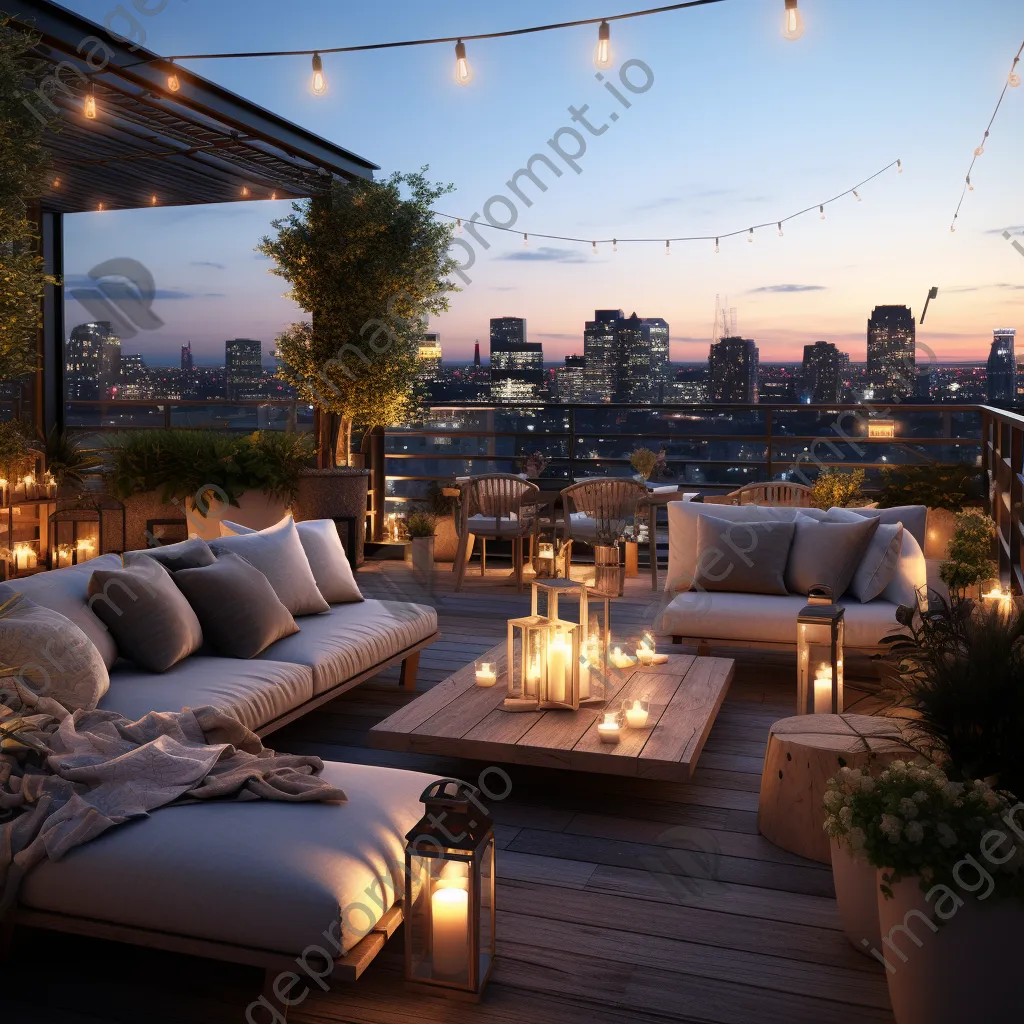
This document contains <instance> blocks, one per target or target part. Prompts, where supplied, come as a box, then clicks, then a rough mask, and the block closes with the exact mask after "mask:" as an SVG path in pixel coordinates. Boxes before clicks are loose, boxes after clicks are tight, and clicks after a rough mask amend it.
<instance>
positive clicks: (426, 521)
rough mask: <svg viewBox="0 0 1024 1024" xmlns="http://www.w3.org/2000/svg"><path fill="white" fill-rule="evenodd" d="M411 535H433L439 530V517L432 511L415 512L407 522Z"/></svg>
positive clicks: (408, 531)
mask: <svg viewBox="0 0 1024 1024" xmlns="http://www.w3.org/2000/svg"><path fill="white" fill-rule="evenodd" d="M405 529H406V532H407V533H408V534H409V536H410V537H433V536H434V533H435V531H436V530H437V518H436V516H434V515H432V514H431V513H430V512H413V513H412V514H411V515H410V516H409V518H408V519H407V520H406V523H405Z"/></svg>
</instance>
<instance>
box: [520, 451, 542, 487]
mask: <svg viewBox="0 0 1024 1024" xmlns="http://www.w3.org/2000/svg"><path fill="white" fill-rule="evenodd" d="M521 461H522V466H523V470H524V471H525V472H526V475H527V476H528V477H529V478H530V479H531V480H536V479H537V478H538V477H539V476H540V475H541V473H543V472H544V469H545V467H546V466H547V464H548V460H547V458H546V457H545V455H544V454H543V452H533V454H532V455H527V456H526V458H524V459H522V460H521Z"/></svg>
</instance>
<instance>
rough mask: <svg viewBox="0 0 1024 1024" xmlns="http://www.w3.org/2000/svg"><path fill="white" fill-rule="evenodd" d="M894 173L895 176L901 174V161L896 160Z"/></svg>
mask: <svg viewBox="0 0 1024 1024" xmlns="http://www.w3.org/2000/svg"><path fill="white" fill-rule="evenodd" d="M896 173H897V174H902V173H903V161H902V160H897V161H896Z"/></svg>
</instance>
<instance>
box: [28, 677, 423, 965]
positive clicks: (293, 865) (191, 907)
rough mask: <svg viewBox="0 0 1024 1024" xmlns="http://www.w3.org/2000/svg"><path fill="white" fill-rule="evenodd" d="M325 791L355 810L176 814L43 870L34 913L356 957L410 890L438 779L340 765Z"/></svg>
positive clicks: (145, 822) (254, 805) (244, 808)
mask: <svg viewBox="0 0 1024 1024" xmlns="http://www.w3.org/2000/svg"><path fill="white" fill-rule="evenodd" d="M247 667H250V668H251V667H252V665H251V663H249V664H248V666H247ZM173 671H174V670H173V669H172V672H173ZM168 675H170V673H168ZM160 678H161V679H166V678H167V676H163V677H160ZM323 778H325V779H326V780H327V781H329V782H331V783H332V784H334V785H336V786H339V787H341V788H342V789H344V790H345V792H346V793H347V794H348V802H347V803H344V804H317V803H303V804H290V803H271V802H267V801H252V802H245V803H234V802H218V803H207V804H189V805H186V806H181V807H168V808H163V809H161V810H157V811H154V812H153V813H152V814H151V815H150V817H148V818H143V819H140V820H138V821H133V822H129V823H128V824H125V825H121V826H118V827H116V828H113V829H111V830H110V831H108V832H107V833H105V834H104V835H101V836H99V837H98V838H97V839H95V840H93V841H92V842H89V843H86V844H84V845H83V846H80V847H78V848H77V849H74V850H72V851H71V852H70V853H69V854H68V855H67V856H66V857H64V858H63V859H62V860H60V861H49V860H46V861H43V862H42V863H41V864H39V865H38V866H37V867H36V868H34V869H33V870H32V871H31V872H29V874H28V876H27V877H26V879H25V882H24V884H23V886H22V889H21V902H22V904H23V905H24V906H25V907H28V908H31V909H34V910H43V911H53V912H56V913H60V914H72V915H76V916H81V917H86V918H90V919H92V920H95V921H104V922H111V923H114V924H120V925H128V926H134V927H138V928H146V929H158V930H160V931H161V932H165V933H169V934H174V935H184V936H188V937H190V938H200V939H208V940H211V941H215V942H227V943H232V944H236V945H240V946H247V947H257V948H260V949H265V950H269V951H272V952H276V953H284V954H287V955H289V956H298V955H300V954H302V953H303V952H304V951H305V950H306V949H307V947H311V946H319V947H323V948H328V949H329V947H330V944H329V942H326V941H325V939H324V933H325V932H326V931H330V932H332V933H333V935H334V937H335V938H336V939H337V938H338V936H339V931H340V937H341V941H340V943H339V945H340V947H341V951H342V952H347V951H348V950H350V949H351V948H352V946H354V945H355V944H356V943H357V942H358V941H359V939H360V938H361V937H362V936H363V935H364V934H365V933H366V931H367V930H368V929H369V928H370V927H372V926H373V924H375V923H376V922H377V921H378V920H379V919H380V917H381V916H382V915H383V913H384V912H385V910H387V909H388V908H390V906H391V905H392V904H393V903H394V900H395V886H396V885H397V886H398V887H399V889H401V885H402V882H401V879H402V877H403V871H404V863H403V858H404V849H405V833H406V832H407V831H408V830H409V829H411V828H412V827H413V826H414V825H415V824H416V822H417V820H418V819H419V817H420V815H421V814H422V811H423V806H422V804H420V802H419V797H420V794H421V793H422V792H423V790H424V789H425V788H426V787H427V786H428V785H429V784H430V782H431V781H432V779H433V777H432V776H428V775H422V774H420V773H418V772H409V771H401V770H398V769H394V768H380V767H376V766H371V765H359V764H338V763H336V762H331V761H328V762H326V764H325V765H324V772H323ZM330 952H331V953H332V954H333V955H335V956H337V955H340V954H339V953H338V952H337V950H336V949H332V950H330ZM311 957H312V959H313V960H314V962H315V960H316V954H315V953H314V954H311Z"/></svg>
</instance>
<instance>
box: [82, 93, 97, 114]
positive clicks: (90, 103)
mask: <svg viewBox="0 0 1024 1024" xmlns="http://www.w3.org/2000/svg"><path fill="white" fill-rule="evenodd" d="M84 110H85V116H86V117H87V118H89V120H90V121H95V120H96V93H95V92H94V91H93V87H92V86H91V85H90V86H89V91H88V92H87V93H86V94H85V107H84Z"/></svg>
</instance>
